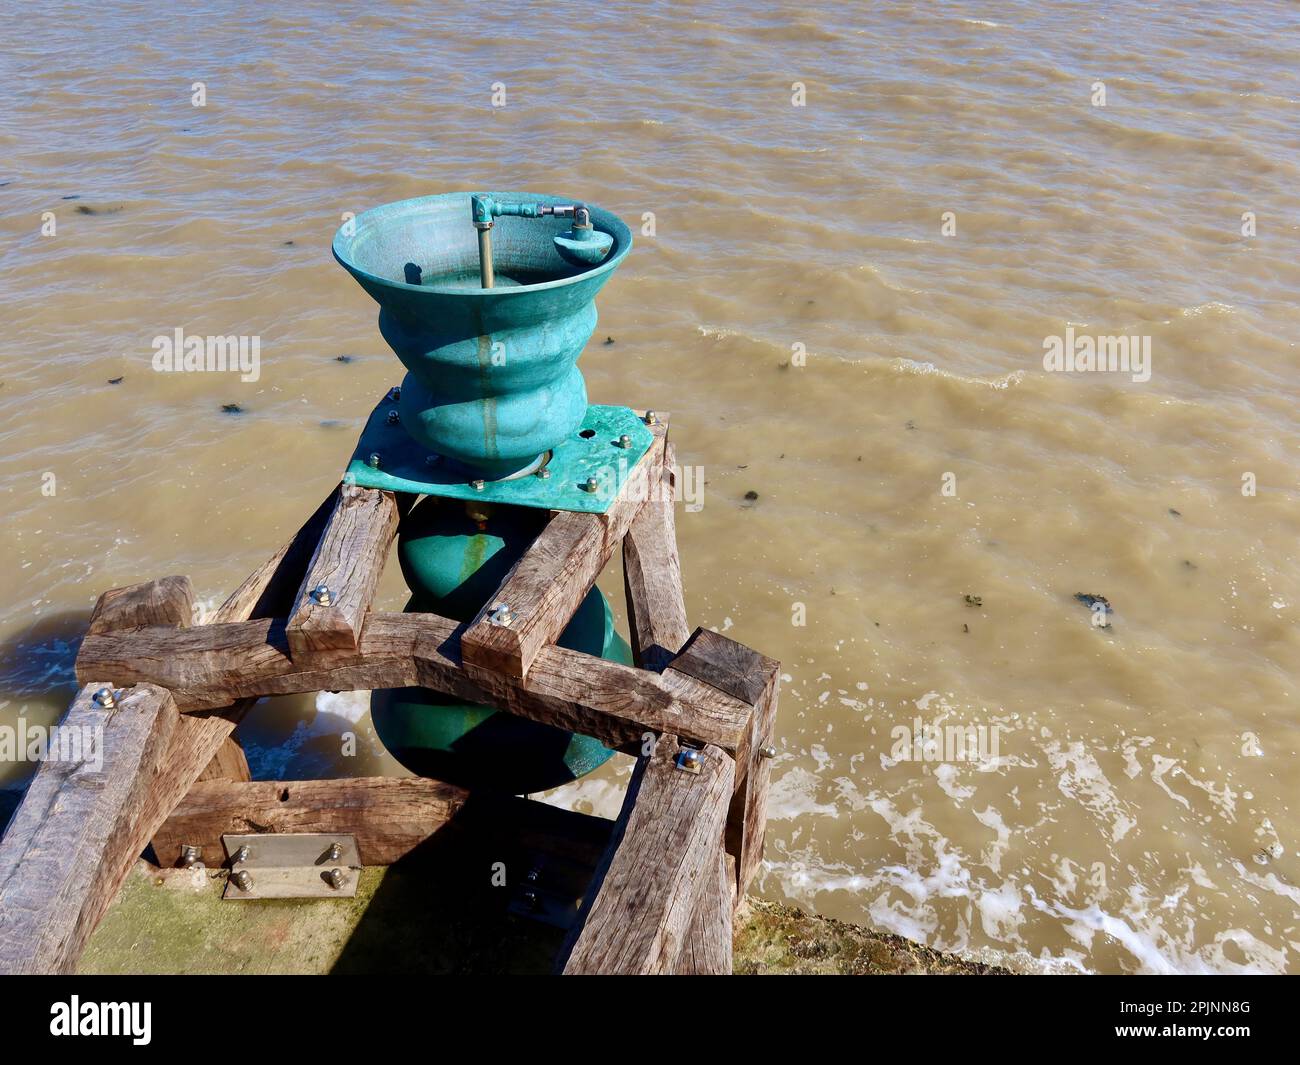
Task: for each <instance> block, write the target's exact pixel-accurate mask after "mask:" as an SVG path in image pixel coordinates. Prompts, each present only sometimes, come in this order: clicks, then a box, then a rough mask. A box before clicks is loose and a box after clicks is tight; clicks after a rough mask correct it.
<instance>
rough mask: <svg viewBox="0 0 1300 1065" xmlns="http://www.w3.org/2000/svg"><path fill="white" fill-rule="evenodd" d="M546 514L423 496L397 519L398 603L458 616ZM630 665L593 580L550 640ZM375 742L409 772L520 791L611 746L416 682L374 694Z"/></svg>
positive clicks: (492, 584)
mask: <svg viewBox="0 0 1300 1065" xmlns="http://www.w3.org/2000/svg"><path fill="white" fill-rule="evenodd" d="M545 521H546V513H545V511H539V510H530V509H527V508H523V507H490V506H484V505H477V504H473V503H469V504H467V503H463V502H460V501H458V500H453V499H439V498H436V497H432V496H430V497H428V498H426V499H424V500H422V501H421V502H420V503H418V504H417V505H416V506H415V507H414V508H412V510H411V512H410V513H409V514H407V516H406V518H405V519H404V520H403V522H402V527H401V531H400V533H399V535H398V544H397V557H398V561H399V562H400V564H401V567H402V575H403V576H404V577H405V578H406V583H407V585H408V586H409V587H410V588H411V590H412V592H413V593H414V595H413V596H412V597H411V601H410V602H409V603H408V604H407V606H406V609H407V610H408V611H420V612H429V613H435V614H440V615H442V616H443V617H449V618H453V619H455V620H457V621H468V620H470V619H471V618H473V617H474V615H475V614H476V613H478V610H479V608H480V607H481V606H482V605H483V603H484V602H486V601H487V598H488V597H489V596H490V595H491V594H492V593H493V591H495V590H496V588H497V586H498V585H499V584H500V583H501V581H502V579H503V578H504V577H505V575H506V574H507V573H508V572H509V570H510V567H511V566H513V565H514V564H515V562H516V561H517V560H518V558H519V556H520V555H521V554H523V552H524V551H525V550H526V549H527V548H528V545H529V544H531V543H532V541H533V538H534V537H535V536H536V535H537V534H538V532H540V531H541V529H542V527H543V525H544V524H545ZM556 642H557V643H559V645H560V646H561V647H567V648H569V649H571V650H574V651H582V652H583V653H585V654H590V655H597V656H600V657H602V658H608V659H611V660H613V661H616V662H623V663H625V664H628V665H630V664H631V662H632V653H631V650H630V648H629V647H628V645H627V643H626V641H624V640H623V638H622V637H621V636H620V635H619V634H618V632H617V631H616V630H615V628H614V619H613V616H612V614H611V613H610V609H609V604H608V603H607V602H606V600H605V597H604V595H602V594H601V592H600V589H598V588H593V589H592V590H591V591H590V593H588V595H587V597H586V599H584V600H583V602H582V605H581V606H580V607H579V608H578V610H577V612H576V613H575V614H574V616H573V619H572V620H571V621H570V622H569V625H568V627H567V628H566V629H565V630H564V633H563V634H562V635H561V636H560V638H559V640H557V641H556ZM371 717H372V719H373V721H374V725H375V731H376V732H377V733H378V734H379V738H380V740H382V741H383V744H384V746H385V747H387V748H388V750H389V751H390V752H391V753H392V755H393V757H395V758H396V759H397V760H398V761H399V762H401V763H402V765H404V766H405V767H406V768H407V769H409V770H411V772H413V773H418V774H420V775H421V776H428V777H435V778H436V779H438V780H445V781H448V782H449V783H452V784H459V785H460V786H462V787H466V788H471V789H486V790H493V791H505V792H509V793H510V794H515V795H520V794H527V793H529V792H537V791H545V790H546V789H548V788H554V787H558V786H559V785H561V784H567V783H568V782H569V781H571V780H576V779H577V778H578V777H581V776H583V775H584V774H586V773H590V772H591V771H592V770H593V769H595V768H596V767H597V766H599V765H601V764H603V763H604V762H605V761H607V760H608V759H609V757H610V756H611V755H612V754H613V752H612V751H610V750H609V749H608V748H607V747H605V746H604V745H603V744H602V743H600V742H599V741H598V740H594V739H592V738H591V737H590V736H580V735H577V734H576V733H572V732H565V731H563V730H562V729H557V728H552V727H550V726H547V725H540V724H537V723H536V722H533V721H528V720H526V719H524V718H521V717H515V716H514V715H513V714H507V713H504V712H501V711H498V710H495V709H494V708H492V707H490V706H481V705H476V704H466V703H461V702H458V701H457V700H455V699H453V698H451V697H449V696H446V695H442V694H441V693H439V692H434V691H429V690H428V689H425V688H402V689H399V690H395V691H383V692H375V694H374V696H373V698H372V700H371Z"/></svg>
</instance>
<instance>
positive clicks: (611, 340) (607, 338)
mask: <svg viewBox="0 0 1300 1065" xmlns="http://www.w3.org/2000/svg"><path fill="white" fill-rule="evenodd" d="M605 343H606V344H612V343H614V338H613V337H606V338H605Z"/></svg>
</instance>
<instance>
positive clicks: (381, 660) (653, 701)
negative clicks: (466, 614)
mask: <svg viewBox="0 0 1300 1065" xmlns="http://www.w3.org/2000/svg"><path fill="white" fill-rule="evenodd" d="M459 633H460V626H458V625H457V624H456V623H455V622H453V621H450V620H448V619H446V618H441V617H438V616H437V615H434V614H390V613H379V614H371V615H370V617H369V620H368V621H367V623H366V627H365V631H364V632H363V633H362V638H361V646H360V648H359V650H358V652H357V654H356V655H354V656H352V657H350V658H347V659H342V660H340V659H339V658H338V657H337V655H335V654H331V655H326V656H323V657H321V656H306V657H303V658H300V659H297V660H295V659H292V658H290V657H289V654H288V648H287V646H286V643H285V640H284V633H283V627H282V626H281V625H280V624H279V623H277V622H275V621H270V620H266V619H257V620H253V621H246V622H231V623H226V624H220V625H200V626H197V627H195V628H192V629H182V630H179V631H176V630H171V629H136V630H132V631H130V632H125V633H114V634H110V635H102V636H88V637H87V638H86V639H85V640H83V641H82V645H81V652H80V654H79V655H78V656H77V672H78V676H90V675H94V676H108V677H112V678H114V680H115V682H117V683H127V682H131V681H144V680H148V681H150V682H151V683H155V684H160V685H162V686H163V687H166V688H168V689H169V690H170V691H171V692H172V694H173V697H174V698H175V699H176V703H177V705H178V706H179V708H180V709H181V711H182V712H189V711H193V710H202V709H208V708H212V707H222V706H226V705H227V704H229V703H231V702H233V701H235V700H237V699H243V698H251V697H255V696H261V695H288V694H292V693H297V692H314V691H354V690H369V689H374V688H401V687H409V686H412V685H419V686H423V687H428V688H434V689H436V690H438V691H441V692H445V693H447V694H449V695H455V696H457V697H460V698H463V699H465V700H466V701H468V702H482V703H490V704H492V705H495V706H498V707H500V708H501V709H503V710H506V711H508V712H510V713H513V714H518V715H519V716H521V717H527V718H530V719H531V720H534V721H540V722H542V723H544V724H549V725H555V726H557V727H559V728H563V729H571V730H575V731H577V732H580V733H582V734H583V735H588V736H595V737H596V738H597V739H600V740H602V741H603V742H605V743H608V744H610V745H611V746H616V747H631V748H633V749H635V747H636V746H638V745H639V744H640V742H641V741H642V739H643V737H644V735H645V734H646V733H647V732H651V733H658V732H664V731H671V732H674V733H676V734H678V735H682V736H685V737H688V738H689V739H691V740H694V741H697V742H700V743H712V744H715V745H717V746H719V747H721V748H723V749H724V750H727V751H729V752H735V753H736V756H737V757H738V758H739V757H746V756H747V753H748V744H749V738H750V733H751V730H750V727H749V716H750V713H751V710H750V707H749V706H747V705H746V704H745V703H743V702H741V701H740V700H738V699H735V698H733V697H731V696H730V695H727V694H726V693H724V692H721V691H719V690H718V689H716V688H714V687H712V686H711V685H709V684H706V683H703V682H702V681H699V680H696V679H695V678H693V677H689V676H687V675H686V674H684V673H680V672H672V671H669V672H666V673H665V674H664V675H663V676H662V677H661V676H657V675H655V674H654V673H651V672H649V671H647V670H642V669H635V668H633V667H631V666H624V665H621V664H619V663H617V662H608V661H605V660H604V659H601V658H596V657H594V656H592V655H585V654H581V653H579V652H577V651H570V650H566V649H565V648H562V647H556V646H554V645H550V646H548V647H546V648H544V649H543V650H542V651H541V652H540V653H539V654H538V656H537V658H536V659H535V660H534V663H533V668H532V669H530V670H529V672H528V676H527V677H525V678H523V679H515V678H511V677H505V676H503V675H500V674H487V675H483V676H481V677H480V678H479V680H477V681H476V680H474V679H471V678H470V677H469V676H468V675H467V674H466V673H465V671H464V670H463V669H462V668H461V662H460V655H459V646H458V644H459V641H458V636H459Z"/></svg>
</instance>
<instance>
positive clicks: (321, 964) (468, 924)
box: [78, 858, 1007, 975]
mask: <svg viewBox="0 0 1300 1065" xmlns="http://www.w3.org/2000/svg"><path fill="white" fill-rule="evenodd" d="M439 866H440V868H441V875H439V871H438V870H437V869H433V868H430V867H429V866H428V863H427V862H426V861H425V860H424V859H422V858H418V859H416V860H415V861H413V862H412V861H411V860H409V859H404V860H403V861H402V862H401V863H399V864H397V865H394V866H390V867H388V868H370V869H366V870H365V871H364V872H363V873H362V877H361V885H360V887H359V889H358V891H357V896H356V898H354V899H329V900H311V901H294V902H289V901H280V902H247V903H244V902H222V901H221V890H222V887H223V885H224V883H225V877H224V874H220V873H213V872H212V871H210V870H209V871H208V872H207V873H206V874H204V875H202V876H201V877H196V876H194V875H193V874H191V873H190V872H187V871H185V870H165V871H162V872H159V871H158V870H157V869H154V868H153V867H152V866H149V865H147V864H146V863H144V862H140V863H139V864H138V865H137V866H136V868H135V869H134V870H133V871H132V873H131V875H130V876H129V877H128V879H127V882H126V884H125V885H123V888H122V891H121V893H120V894H119V896H118V898H117V901H116V903H115V904H114V905H113V908H112V909H111V910H110V911H109V912H108V914H107V916H106V917H105V918H104V920H103V922H102V923H101V924H100V926H99V928H98V929H97V930H96V932H95V934H94V936H93V937H92V938H91V940H90V944H89V946H88V947H87V949H86V952H85V954H83V955H82V958H81V963H80V966H79V968H78V971H79V972H82V973H99V974H108V973H185V974H189V973H216V974H221V973H231V974H233V973H290V974H292V973H297V974H307V975H309V974H321V973H389V974H391V973H403V974H406V973H412V974H414V973H461V972H464V973H511V972H517V973H549V972H550V971H551V970H552V964H553V959H554V956H555V953H556V951H558V949H559V947H560V943H561V940H562V939H563V933H562V932H560V931H559V930H558V929H554V928H549V927H547V926H546V925H542V924H538V923H535V922H533V921H529V920H523V919H520V918H516V917H512V916H510V915H508V914H507V913H505V905H506V903H507V901H508V898H507V892H506V891H505V890H504V889H500V888H497V889H493V888H487V887H483V886H481V885H483V884H486V883H487V880H486V878H476V883H475V885H473V886H471V885H469V884H468V883H461V884H457V883H455V882H450V883H449V882H448V881H447V875H446V874H447V869H448V868H449V867H448V866H447V865H446V864H444V863H439ZM475 871H476V872H478V871H481V870H478V869H476V870H475ZM735 971H736V972H737V973H749V974H765V973H772V974H776V973H787V974H791V973H793V974H819V973H820V974H890V973H899V974H909V973H969V974H996V973H1005V972H1007V970H1005V969H999V968H996V967H994V966H990V965H984V964H981V963H978V962H970V961H966V960H963V959H961V958H957V957H954V956H952V955H947V954H941V953H939V952H938V951H934V950H930V949H929V948H927V947H923V946H921V945H920V944H917V943H913V942H911V941H910V940H906V939H903V938H902V937H901V936H893V935H888V934H885V933H881V932H874V931H871V930H869V929H866V928H860V927H858V926H855V925H849V924H845V923H843V922H841V921H835V920H831V919H829V918H825V917H816V916H813V915H810V914H807V913H804V912H802V911H800V910H797V909H794V908H793V907H790V906H783V905H781V904H779V903H774V902H768V901H766V900H763V899H754V898H750V899H746V901H745V903H744V905H743V906H742V907H741V910H740V912H739V913H738V914H737V918H736V933H735Z"/></svg>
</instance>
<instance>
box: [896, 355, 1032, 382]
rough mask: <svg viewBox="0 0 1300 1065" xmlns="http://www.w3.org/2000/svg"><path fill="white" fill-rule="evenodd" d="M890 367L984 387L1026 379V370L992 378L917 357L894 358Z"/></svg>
mask: <svg viewBox="0 0 1300 1065" xmlns="http://www.w3.org/2000/svg"><path fill="white" fill-rule="evenodd" d="M890 367H891V368H892V369H893V370H894V371H896V372H897V373H909V374H915V375H917V376H919V377H928V376H931V375H933V376H935V377H942V378H945V379H946V380H949V381H956V382H958V383H959V384H963V385H980V386H981V387H983V388H996V389H999V390H1001V389H1004V388H1011V387H1012V386H1014V385H1018V384H1020V382H1021V381H1023V380H1024V379H1025V371H1024V370H1012V371H1011V372H1010V373H1007V374H1003V375H1002V376H1001V377H995V378H993V379H991V380H989V379H986V378H983V377H968V376H966V375H964V374H956V373H953V372H952V371H951V370H941V369H939V367H937V366H936V365H935V364H934V363H932V362H919V361H917V360H916V359H894V360H893V362H891V363H890Z"/></svg>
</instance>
